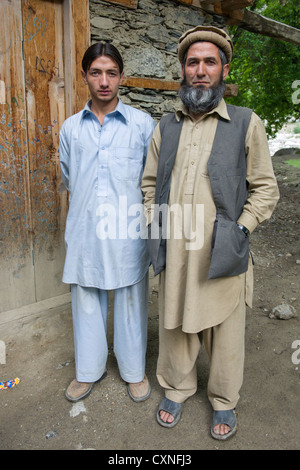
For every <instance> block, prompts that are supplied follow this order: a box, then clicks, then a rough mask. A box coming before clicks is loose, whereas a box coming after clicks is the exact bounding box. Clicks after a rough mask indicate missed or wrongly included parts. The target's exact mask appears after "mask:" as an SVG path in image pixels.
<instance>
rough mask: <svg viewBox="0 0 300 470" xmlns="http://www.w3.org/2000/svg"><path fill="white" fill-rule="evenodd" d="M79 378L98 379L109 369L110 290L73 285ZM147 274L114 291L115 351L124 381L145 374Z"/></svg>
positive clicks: (75, 341)
mask: <svg viewBox="0 0 300 470" xmlns="http://www.w3.org/2000/svg"><path fill="white" fill-rule="evenodd" d="M71 296H72V312H73V330H74V348H75V365H76V378H77V380H78V381H79V382H95V381H97V380H98V379H99V378H100V377H101V376H102V375H103V373H104V372H105V371H106V362H107V356H108V345H107V315H108V291H106V290H101V289H95V288H92V287H81V286H79V285H76V284H73V285H72V286H71ZM147 320H148V274H147V275H146V276H145V278H144V279H143V280H142V281H140V282H139V283H137V284H134V285H133V286H129V287H124V288H121V289H116V290H115V291H114V335H113V337H114V353H115V356H116V358H117V362H118V367H119V371H120V375H121V377H122V379H123V380H124V381H125V382H128V383H136V382H140V381H141V380H143V378H144V375H145V363H146V348H147Z"/></svg>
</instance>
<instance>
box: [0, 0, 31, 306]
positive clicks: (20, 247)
mask: <svg viewBox="0 0 300 470" xmlns="http://www.w3.org/2000/svg"><path fill="white" fill-rule="evenodd" d="M0 31H1V36H0V51H1V60H0V87H1V102H0V113H1V128H0V207H1V217H0V266H1V269H0V312H2V311H6V310H9V309H12V308H16V307H18V306H21V305H23V304H24V303H32V302H34V301H35V289H34V268H33V264H32V234H31V231H30V230H31V218H30V188H29V182H28V173H29V172H28V169H29V168H28V164H29V158H28V145H27V132H26V106H25V83H24V72H23V70H24V69H23V65H22V63H23V57H22V14H21V0H3V1H2V2H1V15H0Z"/></svg>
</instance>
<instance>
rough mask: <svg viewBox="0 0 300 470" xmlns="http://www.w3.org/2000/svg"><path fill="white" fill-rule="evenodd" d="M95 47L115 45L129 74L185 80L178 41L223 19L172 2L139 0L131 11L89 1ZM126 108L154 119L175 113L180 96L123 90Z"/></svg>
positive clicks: (126, 88)
mask: <svg viewBox="0 0 300 470" xmlns="http://www.w3.org/2000/svg"><path fill="white" fill-rule="evenodd" d="M90 20H91V23H90V24H91V44H93V43H95V42H98V41H107V40H109V41H111V42H112V43H113V44H114V45H115V46H116V47H117V48H118V49H119V51H120V53H121V54H122V57H123V60H124V64H125V75H126V76H134V77H148V78H156V79H160V80H177V81H180V80H181V68H180V64H179V61H178V59H177V54H176V49H177V43H178V39H179V37H180V36H181V35H182V34H183V33H184V32H185V31H186V30H187V29H190V28H193V27H194V26H197V25H202V24H204V25H208V24H210V25H215V26H219V27H224V26H225V23H224V19H223V18H222V17H220V16H213V15H209V14H207V13H204V12H203V11H201V10H199V9H194V8H192V7H185V6H182V5H179V4H176V3H174V2H172V1H169V0H139V1H138V7H137V9H129V8H126V7H124V6H118V5H116V4H113V3H110V2H109V1H103V0H90ZM120 95H121V98H122V100H123V102H124V103H126V104H130V105H132V106H134V107H136V108H140V109H142V110H144V111H146V112H148V113H149V114H151V115H152V116H153V117H154V118H155V119H157V120H158V119H159V118H160V117H161V116H162V115H163V114H166V113H168V112H171V111H172V110H173V108H174V104H175V101H176V100H177V99H178V98H177V92H176V91H162V90H153V89H144V88H128V87H121V90H120Z"/></svg>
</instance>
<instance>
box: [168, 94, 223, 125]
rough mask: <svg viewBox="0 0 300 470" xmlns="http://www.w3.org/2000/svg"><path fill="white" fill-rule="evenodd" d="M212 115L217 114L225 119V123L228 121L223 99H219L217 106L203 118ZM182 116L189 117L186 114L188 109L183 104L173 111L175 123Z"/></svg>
mask: <svg viewBox="0 0 300 470" xmlns="http://www.w3.org/2000/svg"><path fill="white" fill-rule="evenodd" d="M214 113H217V114H218V115H219V116H220V117H221V118H223V119H226V120H227V121H230V117H229V114H228V111H227V106H226V103H225V101H224V99H223V98H222V99H221V101H220V103H219V104H218V106H216V107H215V108H214V109H212V110H211V111H209V112H208V113H206V114H205V116H208V115H209V114H214ZM182 114H183V115H185V116H189V115H190V114H189V112H188V109H187V108H186V107H185V106H184V104H183V103H180V105H179V106H178V108H177V110H176V111H175V116H176V119H177V121H179V120H180V117H181V115H182Z"/></svg>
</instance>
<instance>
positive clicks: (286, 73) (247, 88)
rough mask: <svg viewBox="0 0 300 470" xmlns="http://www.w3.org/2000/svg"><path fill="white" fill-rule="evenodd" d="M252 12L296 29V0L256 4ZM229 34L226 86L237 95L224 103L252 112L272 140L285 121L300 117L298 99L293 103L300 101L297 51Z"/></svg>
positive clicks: (299, 8) (235, 31)
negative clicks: (231, 49) (230, 52)
mask: <svg viewBox="0 0 300 470" xmlns="http://www.w3.org/2000/svg"><path fill="white" fill-rule="evenodd" d="M251 9H252V10H254V11H256V12H257V13H260V14H261V15H263V16H266V17H268V18H271V19H274V20H277V21H280V22H281V23H285V24H288V25H289V26H293V27H296V28H299V24H300V21H299V20H300V2H299V0H281V2H279V0H265V1H263V0H257V1H256V3H255V8H253V7H251ZM230 34H231V36H232V38H233V43H234V56H233V60H232V63H231V67H230V74H229V77H228V78H227V82H228V83H236V84H237V85H238V86H239V93H238V96H237V97H235V98H230V99H227V100H226V101H228V102H231V103H232V104H236V105H239V106H246V107H249V108H252V109H253V110H254V111H255V112H256V113H257V114H258V115H259V116H260V117H261V118H262V119H263V120H264V121H266V130H267V133H268V135H269V136H274V135H275V134H276V133H277V131H278V130H279V129H280V128H281V127H282V125H283V124H284V123H286V122H287V120H289V119H291V118H296V119H299V117H300V116H299V114H300V105H299V99H297V100H295V99H293V96H295V95H297V96H298V97H299V98H300V48H299V47H298V46H296V45H294V44H290V43H288V42H285V41H282V40H278V39H273V38H270V37H267V36H262V35H259V34H255V33H251V32H248V31H245V30H242V29H241V28H237V27H231V28H230ZM296 81H297V83H296V85H297V86H296V90H295V82H296ZM293 83H294V88H293V87H292V85H293ZM297 89H299V93H298V91H297ZM297 102H298V104H297Z"/></svg>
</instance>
